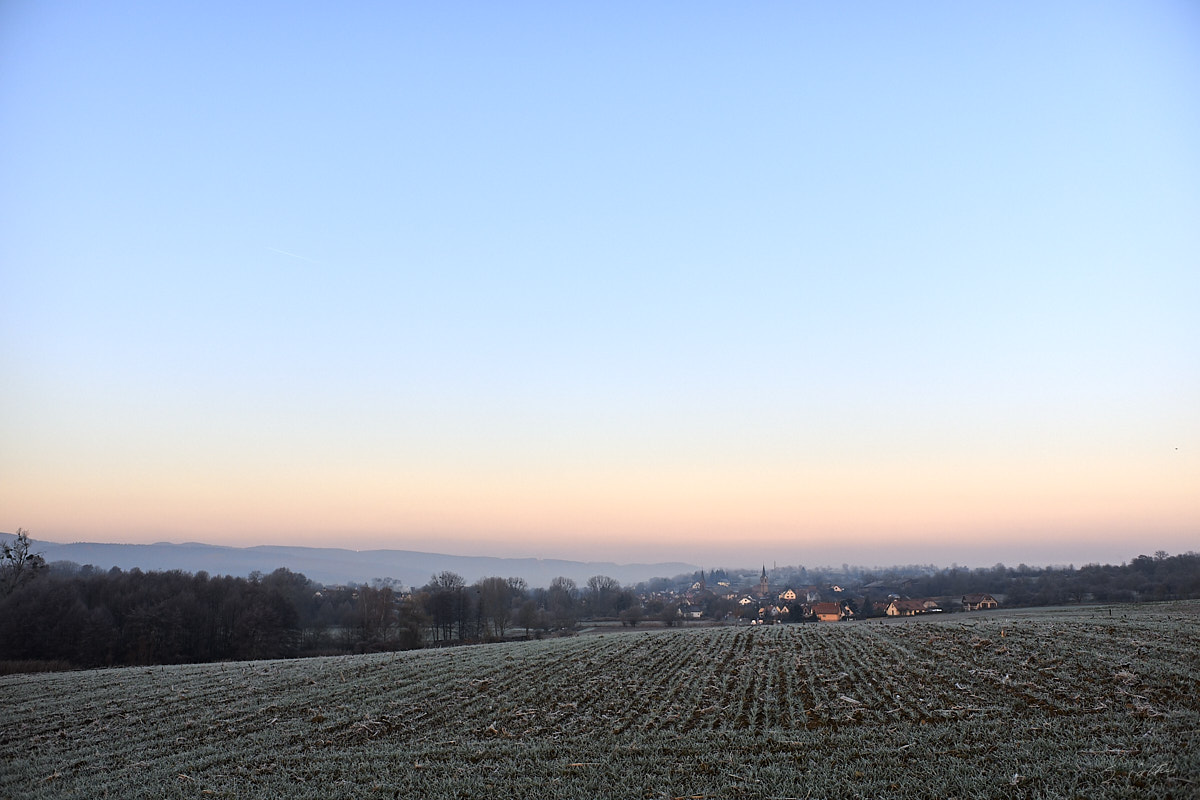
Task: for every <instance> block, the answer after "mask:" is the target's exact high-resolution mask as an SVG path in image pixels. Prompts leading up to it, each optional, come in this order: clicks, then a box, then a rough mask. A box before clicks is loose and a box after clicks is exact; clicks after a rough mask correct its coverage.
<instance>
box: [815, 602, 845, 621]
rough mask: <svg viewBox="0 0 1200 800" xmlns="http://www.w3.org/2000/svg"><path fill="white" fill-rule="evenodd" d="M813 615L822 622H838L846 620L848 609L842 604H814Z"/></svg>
mask: <svg viewBox="0 0 1200 800" xmlns="http://www.w3.org/2000/svg"><path fill="white" fill-rule="evenodd" d="M812 613H813V616H814V617H816V618H817V619H818V620H819V621H820V622H838V621H840V620H843V619H845V618H846V609H845V607H844V606H842V604H841V603H814V604H813V607H812Z"/></svg>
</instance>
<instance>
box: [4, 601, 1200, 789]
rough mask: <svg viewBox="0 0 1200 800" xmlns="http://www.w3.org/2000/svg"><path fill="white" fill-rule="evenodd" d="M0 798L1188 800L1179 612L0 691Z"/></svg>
mask: <svg viewBox="0 0 1200 800" xmlns="http://www.w3.org/2000/svg"><path fill="white" fill-rule="evenodd" d="M0 689H2V690H3V698H4V701H3V706H0V708H2V709H3V710H2V711H0V715H2V716H0V742H2V749H0V759H2V760H0V796H2V797H13V798H50V797H55V798H57V797H78V798H89V800H90V798H96V797H121V798H126V797H189V798H209V797H311V798H329V797H368V798H369V797H411V798H491V797H522V798H536V797H545V798H562V797H578V798H600V797H662V798H681V797H688V798H699V797H706V798H707V797H719V798H733V797H756V798H785V797H797V798H801V797H805V798H806V797H813V798H846V797H870V798H878V797H922V798H924V797H947V798H948V797H997V798H1000V797H1004V798H1008V797H1039V798H1040V797H1079V798H1102V797H1179V798H1184V797H1197V796H1200V605H1198V604H1195V603H1191V604H1174V605H1160V606H1153V607H1115V608H1112V609H1109V608H1082V609H1073V610H1070V611H1067V612H1050V611H1045V612H1038V613H1031V612H998V613H993V614H990V615H986V616H983V615H966V614H962V615H951V616H946V617H941V618H937V619H930V618H921V619H910V620H900V621H871V622H858V623H838V624H811V625H795V626H775V627H766V628H759V629H750V628H699V629H694V630H686V629H685V630H676V631H658V632H653V633H649V632H628V633H621V632H614V633H608V634H604V635H602V636H582V637H577V638H572V639H560V640H552V641H544V642H527V643H517V644H505V645H492V646H484V647H473V648H455V649H446V650H429V651H417V652H411V653H403V654H397V655H391V654H387V655H370V656H347V657H339V658H330V659H309V660H302V661H273V662H253V663H238V664H217V665H204V666H182V667H165V668H159V667H155V668H153V669H146V668H132V669H116V670H102V671H94V672H75V673H59V674H49V675H15V676H7V677H3V678H0Z"/></svg>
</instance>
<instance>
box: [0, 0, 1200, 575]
mask: <svg viewBox="0 0 1200 800" xmlns="http://www.w3.org/2000/svg"><path fill="white" fill-rule="evenodd" d="M0 120H2V121H3V124H0V170H2V173H3V174H4V176H5V179H4V181H3V182H0V341H2V342H3V346H2V347H0V370H2V371H3V374H4V375H5V380H4V382H3V385H0V526H2V527H4V528H5V529H8V530H15V529H16V528H18V527H23V528H26V529H28V530H30V531H31V532H32V533H33V535H34V536H35V537H38V538H44V539H48V540H56V541H57V540H63V539H72V540H80V541H106V540H108V541H116V540H121V539H124V540H129V541H157V540H176V541H186V540H197V541H204V542H210V543H214V544H231V545H239V546H245V545H254V544H290V545H304V546H326V545H327V546H351V547H353V548H354V549H372V548H376V547H390V548H396V549H421V550H426V551H430V552H449V553H451V554H455V553H472V554H480V555H502V556H519V557H526V556H528V557H541V558H568V559H571V560H605V561H624V562H633V561H643V560H648V561H661V560H664V559H667V560H677V559H678V560H686V561H691V562H694V563H700V564H714V563H727V564H730V565H731V566H733V565H735V564H733V563H732V562H734V561H736V562H737V564H745V565H747V566H754V565H755V564H761V563H762V562H763V561H766V562H768V563H769V562H771V561H778V562H780V563H784V562H785V561H793V562H794V563H798V564H799V563H806V564H814V563H815V564H820V563H832V564H841V563H862V564H868V563H879V564H887V563H937V564H944V565H949V564H950V563H954V562H957V563H960V564H972V565H977V566H987V565H990V564H993V563H996V562H998V561H1003V562H1004V563H1006V564H1007V563H1013V564H1015V563H1018V562H1020V561H1024V562H1026V563H1029V564H1031V565H1032V564H1039V563H1040V564H1067V563H1075V564H1076V565H1080V564H1082V563H1088V562H1095V561H1103V562H1109V563H1120V562H1121V561H1126V560H1129V559H1131V558H1133V557H1135V556H1136V555H1138V554H1140V553H1142V552H1145V551H1147V550H1148V551H1150V552H1151V553H1152V552H1153V551H1155V550H1166V551H1168V552H1170V553H1179V552H1183V551H1187V550H1192V549H1195V548H1196V545H1197V542H1200V490H1198V489H1200V314H1198V313H1197V309H1200V226H1198V225H1197V222H1196V221H1197V220H1200V146H1198V143H1200V9H1198V8H1197V7H1196V6H1195V5H1194V4H1189V3H1184V2H1148V3H1138V4H1133V5H1130V4H1123V3H1107V2H1102V3H1090V2H1089V3H1083V2H1064V3H1056V4H1053V5H1050V6H1047V5H1045V4H1038V3H1026V2H1018V3H1005V4H1002V5H994V6H988V5H961V4H951V3H946V4H939V3H934V4H922V5H920V6H918V7H908V6H897V5H890V4H883V3H867V4H856V5H854V6H852V7H835V6H829V7H825V6H809V5H792V4H779V3H760V4H751V5H749V6H737V7H734V6H729V5H726V4H718V3H689V4H687V5H683V4H670V3H668V4H655V5H650V6H647V5H645V4H631V3H609V4H604V5H603V6H560V5H554V4H542V3H523V4H516V5H503V6H500V5H497V6H486V5H483V6H466V7H457V6H444V7H443V6H423V5H416V6H408V5H395V4H375V3H365V4H355V5H353V6H348V7H345V6H336V7H335V6H323V5H309V4H299V5H297V4H272V3H266V4H259V3H255V4H249V5H247V4H238V3H227V2H222V1H220V0H219V1H218V2H215V3H209V4H205V5H203V6H187V7H178V6H174V5H161V6H151V7H146V6H144V5H141V4H136V5H135V4H132V3H127V2H124V1H123V0H117V1H116V2H112V3H105V4H101V5H93V4H81V3H51V4H46V3H8V4H4V5H3V6H2V7H0ZM642 554H645V555H644V556H643V555H642Z"/></svg>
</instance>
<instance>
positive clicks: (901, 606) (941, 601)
mask: <svg viewBox="0 0 1200 800" xmlns="http://www.w3.org/2000/svg"><path fill="white" fill-rule="evenodd" d="M911 587H912V581H911V580H897V581H885V580H874V581H871V582H870V583H867V584H864V585H862V586H859V587H857V588H856V589H855V590H853V591H851V590H849V589H847V588H845V587H843V586H841V585H839V584H837V583H829V584H826V585H824V586H818V585H815V584H809V585H803V586H792V585H785V586H783V587H782V588H778V589H773V588H772V586H771V579H770V577H769V576H768V574H767V568H766V566H765V565H764V566H763V568H762V571H761V573H760V575H759V579H758V582H757V583H756V584H754V585H751V586H746V585H745V584H744V583H743V584H742V586H741V588H740V589H734V588H733V585H732V582H731V581H730V580H729V579H728V578H727V577H725V576H724V574H723V572H722V574H721V575H720V577H718V578H717V579H716V580H711V582H710V578H709V577H708V576H707V575H706V574H705V572H703V571H701V572H700V574H699V576H698V577H697V578H696V580H695V581H693V582H692V583H691V585H690V586H688V587H687V588H686V589H685V590H684V591H682V592H672V591H661V592H651V593H649V596H644V597H643V602H644V604H645V605H647V606H650V607H653V606H655V605H658V604H660V603H664V602H665V603H666V604H668V608H669V607H670V604H671V603H674V604H675V608H676V609H677V611H676V615H677V617H678V618H679V619H681V620H704V619H708V620H713V621H725V622H740V623H743V624H751V625H762V624H771V623H783V622H842V621H848V620H855V619H866V618H870V617H913V616H917V615H921V614H939V613H945V612H957V611H986V610H989V609H994V608H998V607H999V605H1000V602H999V600H998V599H997V598H996V597H994V596H993V595H991V594H988V593H984V592H972V593H968V594H962V595H949V596H939V597H910V596H909V595H908V590H910V589H911ZM670 613H671V612H670V611H669V610H668V612H667V614H668V619H667V621H668V622H669V615H670Z"/></svg>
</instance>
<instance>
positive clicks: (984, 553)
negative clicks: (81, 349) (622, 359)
mask: <svg viewBox="0 0 1200 800" xmlns="http://www.w3.org/2000/svg"><path fill="white" fill-rule="evenodd" d="M30 535H31V538H32V539H34V540H35V541H47V542H52V543H54V544H60V545H61V544H76V543H81V544H82V543H86V544H134V545H137V544H141V545H149V544H172V545H186V544H202V545H217V546H227V547H239V548H252V547H316V548H322V547H328V548H337V549H344V550H350V551H354V552H369V551H372V550H401V551H413V552H420V553H428V554H439V555H448V556H463V557H483V558H505V559H540V560H543V561H549V560H563V561H579V562H594V563H600V562H607V563H616V564H653V563H666V562H681V563H685V564H692V565H694V566H695V567H697V568H699V569H742V570H758V569H760V568H761V567H763V566H765V567H766V568H767V569H768V570H771V569H774V568H776V567H788V566H796V567H799V566H803V567H808V568H817V567H830V568H838V567H840V566H842V565H848V566H850V567H861V568H865V569H886V568H888V567H903V566H912V565H933V566H935V567H938V568H945V567H952V566H959V567H969V568H972V569H974V568H979V567H992V566H995V565H996V564H997V563H1003V564H1004V565H1005V566H1006V567H1016V566H1018V565H1020V564H1025V565H1026V566H1030V567H1053V566H1062V567H1066V566H1075V567H1082V566H1084V565H1087V564H1112V565H1120V564H1125V563H1128V562H1130V561H1132V560H1133V559H1135V558H1137V557H1138V556H1139V555H1147V556H1153V555H1154V554H1155V553H1156V552H1159V551H1165V552H1167V553H1168V554H1169V555H1172V556H1174V555H1180V554H1183V553H1187V552H1195V548H1194V547H1191V546H1184V547H1182V548H1180V549H1177V550H1170V549H1167V548H1164V547H1158V546H1146V547H1142V548H1140V549H1137V548H1135V550H1136V552H1134V550H1130V549H1129V548H1128V547H1122V546H1114V547H1113V548H1110V549H1108V550H1105V549H1103V548H1078V547H1073V546H1068V547H1055V546H1053V545H1051V546H1045V547H1041V548H1029V549H1020V548H1011V547H1008V548H1006V547H1005V546H1003V545H1000V544H997V545H993V546H988V545H982V546H978V547H970V546H965V547H963V546H954V545H950V546H947V547H939V546H932V547H925V548H917V549H910V550H904V549H902V548H900V549H889V550H881V551H876V552H875V555H874V556H871V555H869V554H867V553H865V552H864V551H852V550H838V549H836V548H834V549H828V550H817V549H806V548H799V547H776V548H774V549H773V550H768V549H764V551H763V553H762V554H761V556H759V557H757V558H754V557H751V556H749V555H738V554H736V553H735V551H734V549H730V550H707V551H689V550H686V549H684V550H679V551H676V550H670V551H667V550H657V549H654V548H648V549H646V550H623V551H620V552H617V553H612V552H606V551H604V550H602V549H601V550H595V551H575V552H574V553H572V551H567V550H563V551H555V550H548V551H546V552H533V551H530V550H528V549H525V548H520V547H517V548H506V547H503V546H497V544H496V543H495V542H490V543H488V545H487V549H480V550H474V549H471V548H470V547H468V546H455V547H447V548H443V549H438V548H437V547H436V545H435V544H434V543H432V542H429V541H421V540H408V541H404V542H397V541H394V540H380V541H379V542H377V543H370V542H367V543H366V544H364V545H362V546H356V543H355V542H353V541H351V542H350V543H346V542H343V541H340V540H338V539H337V538H336V537H332V536H331V537H328V538H327V539H326V540H317V541H305V542H296V541H287V540H280V541H262V542H258V541H250V542H245V541H227V542H221V541H210V540H204V539H170V540H168V539H152V538H148V539H146V540H144V541H142V540H136V541H135V540H130V539H129V537H109V538H108V539H105V540H103V541H96V540H85V539H72V538H67V539H48V538H47V537H44V536H37V535H36V532H31V533H30ZM738 549H743V550H744V549H745V548H738ZM851 553H853V554H855V555H856V557H857V558H858V559H859V560H854V559H851V558H848V557H846V556H848V555H849V554H851ZM781 554H787V555H788V557H787V558H783V557H781ZM380 577H384V576H380ZM662 577H672V576H669V575H665V576H662Z"/></svg>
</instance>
